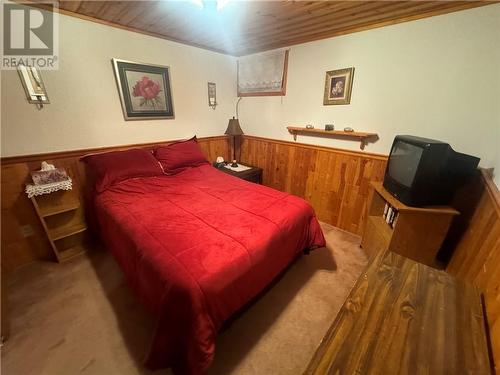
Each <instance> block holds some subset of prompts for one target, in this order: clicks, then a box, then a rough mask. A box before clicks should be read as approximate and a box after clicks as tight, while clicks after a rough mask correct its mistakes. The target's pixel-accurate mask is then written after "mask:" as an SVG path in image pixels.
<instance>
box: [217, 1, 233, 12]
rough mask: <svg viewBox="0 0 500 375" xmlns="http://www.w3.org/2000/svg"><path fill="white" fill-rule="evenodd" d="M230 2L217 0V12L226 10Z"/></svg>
mask: <svg viewBox="0 0 500 375" xmlns="http://www.w3.org/2000/svg"><path fill="white" fill-rule="evenodd" d="M229 1H230V0H217V10H221V9H222V8H224V7H225V6H226V5H227V4H229Z"/></svg>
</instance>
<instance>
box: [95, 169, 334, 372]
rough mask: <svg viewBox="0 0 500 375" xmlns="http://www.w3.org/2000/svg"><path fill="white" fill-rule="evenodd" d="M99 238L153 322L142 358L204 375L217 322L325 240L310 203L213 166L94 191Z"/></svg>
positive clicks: (154, 365)
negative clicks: (147, 349)
mask: <svg viewBox="0 0 500 375" xmlns="http://www.w3.org/2000/svg"><path fill="white" fill-rule="evenodd" d="M96 212H97V219H98V222H99V226H100V232H101V236H102V238H103V240H104V242H105V244H106V246H107V247H108V249H110V250H111V252H112V253H113V255H114V256H115V258H116V260H117V261H118V263H119V264H120V265H121V267H122V269H123V271H124V274H125V277H126V278H127V280H128V282H129V284H130V286H131V287H132V288H133V290H134V291H135V293H136V294H137V296H138V297H139V298H140V300H141V301H142V302H143V303H144V304H145V305H146V306H147V308H149V309H150V310H151V311H152V312H153V313H154V314H155V315H156V316H157V317H158V324H157V328H156V331H155V334H154V338H153V343H152V347H151V351H150V354H149V357H148V359H147V363H146V364H147V365H148V367H150V368H161V367H169V366H172V367H173V369H174V371H176V372H179V373H192V374H198V373H204V372H205V371H206V369H207V368H208V366H209V365H210V363H211V361H212V359H213V356H214V351H215V337H216V334H217V332H218V330H219V329H220V327H221V325H222V324H223V322H224V321H225V320H226V319H228V318H229V317H230V316H231V315H232V314H234V313H235V312H236V311H237V310H238V309H240V308H241V307H242V306H244V305H245V304H246V303H247V302H249V301H250V300H251V299H252V298H253V297H255V296H256V295H257V294H258V293H259V292H260V291H262V290H263V289H264V288H265V287H266V286H267V285H268V284H269V283H270V282H271V281H272V280H273V278H275V277H276V276H277V275H278V274H279V273H280V271H282V270H283V269H284V268H285V267H286V266H287V265H288V264H289V263H290V262H291V261H292V260H293V259H294V258H295V257H296V256H297V255H298V253H299V252H300V251H302V250H303V249H306V248H314V247H318V246H324V245H325V240H324V237H323V233H322V232H321V229H320V226H319V224H318V221H317V220H316V217H315V216H314V212H313V210H312V208H311V207H310V206H309V204H307V203H306V202H305V201H304V200H302V199H300V198H297V197H294V196H292V195H289V194H285V193H282V192H279V191H277V190H273V189H270V188H267V187H265V186H261V185H257V184H253V183H249V182H246V181H243V180H240V179H238V178H235V177H232V176H229V175H227V174H224V173H222V172H220V171H217V170H216V169H215V168H213V167H211V166H209V165H203V166H200V167H196V168H191V169H188V170H186V171H184V172H181V173H179V174H177V175H174V176H162V177H148V178H138V179H130V180H126V181H123V182H121V183H118V184H116V185H114V186H113V187H112V188H110V189H108V190H107V191H105V192H103V193H101V194H100V195H98V196H97V197H96Z"/></svg>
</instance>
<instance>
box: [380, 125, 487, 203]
mask: <svg viewBox="0 0 500 375" xmlns="http://www.w3.org/2000/svg"><path fill="white" fill-rule="evenodd" d="M478 164H479V158H477V157H475V156H470V155H466V154H462V153H460V152H456V151H454V150H453V149H452V148H451V146H450V145H449V144H448V143H445V142H441V141H436V140H433V139H426V138H420V137H414V136H411V135H398V136H396V138H394V142H393V143H392V148H391V153H390V155H389V160H388V162H387V167H386V170H385V177H384V187H385V188H386V190H387V191H389V192H390V193H391V194H392V195H393V196H394V197H396V198H397V199H398V200H399V201H401V202H403V203H404V204H406V205H408V206H415V207H422V206H432V205H446V204H448V203H450V201H451V199H452V198H453V196H454V194H455V192H456V190H457V189H458V188H459V187H460V186H461V185H463V184H465V183H466V182H467V181H468V180H469V179H470V178H471V177H472V176H473V175H474V173H475V171H476V169H477V165H478Z"/></svg>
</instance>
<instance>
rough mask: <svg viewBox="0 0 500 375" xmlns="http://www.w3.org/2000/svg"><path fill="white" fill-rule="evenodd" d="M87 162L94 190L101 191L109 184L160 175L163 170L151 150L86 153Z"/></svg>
mask: <svg viewBox="0 0 500 375" xmlns="http://www.w3.org/2000/svg"><path fill="white" fill-rule="evenodd" d="M81 160H83V161H84V162H85V163H87V168H88V169H90V171H89V172H91V174H92V175H93V177H94V181H95V190H96V191H97V192H98V193H102V192H103V191H104V190H106V189H107V188H109V187H110V186H111V185H113V184H115V183H117V182H120V181H124V180H126V179H129V178H134V177H151V176H161V175H162V174H163V171H162V169H161V166H160V164H159V163H158V160H156V159H155V158H154V156H153V155H152V154H151V152H149V151H147V150H142V149H130V150H125V151H112V152H106V153H102V154H93V155H87V156H84V157H82V158H81Z"/></svg>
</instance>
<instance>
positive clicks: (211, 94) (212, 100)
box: [208, 82, 217, 110]
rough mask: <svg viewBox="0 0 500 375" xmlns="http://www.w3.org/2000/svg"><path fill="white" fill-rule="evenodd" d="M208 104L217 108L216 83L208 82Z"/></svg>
mask: <svg viewBox="0 0 500 375" xmlns="http://www.w3.org/2000/svg"><path fill="white" fill-rule="evenodd" d="M208 106H209V107H210V108H212V109H214V110H215V107H217V99H216V95H215V83H213V82H208Z"/></svg>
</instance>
